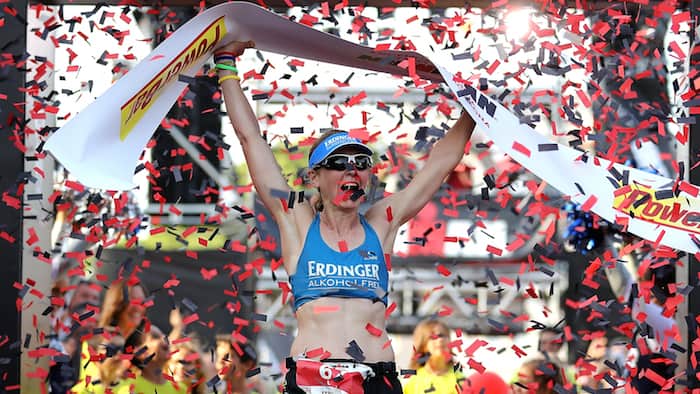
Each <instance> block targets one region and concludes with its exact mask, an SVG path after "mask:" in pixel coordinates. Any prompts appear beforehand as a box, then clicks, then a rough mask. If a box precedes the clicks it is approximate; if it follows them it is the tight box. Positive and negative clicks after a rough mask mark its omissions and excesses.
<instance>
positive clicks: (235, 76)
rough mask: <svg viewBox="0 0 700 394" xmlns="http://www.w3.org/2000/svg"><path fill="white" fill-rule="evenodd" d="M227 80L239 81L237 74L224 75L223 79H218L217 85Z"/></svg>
mask: <svg viewBox="0 0 700 394" xmlns="http://www.w3.org/2000/svg"><path fill="white" fill-rule="evenodd" d="M229 79H235V80H236V81H240V80H241V77H239V76H238V74H229V75H224V76H223V77H219V85H221V83H222V82H224V81H227V80H229Z"/></svg>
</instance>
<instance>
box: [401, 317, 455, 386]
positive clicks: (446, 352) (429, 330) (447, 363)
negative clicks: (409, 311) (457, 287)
mask: <svg viewBox="0 0 700 394" xmlns="http://www.w3.org/2000/svg"><path fill="white" fill-rule="evenodd" d="M449 341H450V329H449V327H447V326H446V325H445V324H444V323H442V322H440V321H438V320H432V319H431V320H424V321H422V322H420V323H419V324H418V325H417V326H416V328H415V330H414V331H413V352H414V353H413V357H411V369H414V370H416V374H415V375H413V376H411V377H410V378H409V379H408V380H407V381H406V384H405V385H404V388H403V390H404V391H403V392H404V394H424V393H427V392H435V393H445V394H448V393H458V392H459V390H460V389H459V387H460V386H461V384H462V381H463V380H464V375H463V374H462V373H461V372H460V371H458V370H456V366H455V364H454V361H453V358H452V353H451V352H450V348H449V347H448V343H449Z"/></svg>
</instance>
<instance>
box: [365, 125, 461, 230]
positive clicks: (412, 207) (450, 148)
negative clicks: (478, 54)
mask: <svg viewBox="0 0 700 394" xmlns="http://www.w3.org/2000/svg"><path fill="white" fill-rule="evenodd" d="M474 126H475V123H474V120H473V119H472V118H471V117H470V116H469V115H468V114H467V113H466V112H463V113H462V115H461V116H460V117H459V119H458V120H457V122H455V124H454V125H453V126H452V127H451V128H450V130H449V131H448V132H447V134H446V135H445V136H444V137H443V138H442V139H441V140H440V141H438V142H437V143H436V144H435V146H434V147H433V149H432V150H431V151H430V155H429V156H428V159H427V161H426V163H425V165H424V166H423V167H422V168H421V169H420V170H419V171H418V173H416V175H415V176H414V177H413V179H412V180H411V182H410V183H409V184H408V186H407V187H406V188H405V189H403V190H401V191H399V192H397V193H395V194H393V195H391V196H389V197H387V198H385V199H384V200H382V201H381V202H379V203H378V204H377V206H376V208H377V209H378V210H379V211H380V212H378V214H381V212H384V211H386V209H387V208H391V212H392V215H393V217H394V219H393V220H394V221H395V223H394V225H393V227H395V228H397V229H398V227H399V226H400V225H401V224H403V223H405V222H407V221H408V220H409V219H411V218H412V217H413V216H415V215H416V214H417V213H418V212H419V211H420V210H421V209H422V208H423V207H424V206H425V204H427V203H428V201H430V199H431V198H432V197H433V195H434V194H435V192H437V190H438V189H439V188H440V185H441V184H442V183H443V181H444V179H445V177H446V176H447V175H448V174H449V173H450V171H452V170H453V169H454V168H455V167H456V166H457V164H459V161H460V160H461V159H462V156H463V155H464V147H465V145H466V144H467V142H468V141H469V139H470V138H471V135H472V132H473V131H474ZM373 208H374V207H373Z"/></svg>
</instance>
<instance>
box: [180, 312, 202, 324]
mask: <svg viewBox="0 0 700 394" xmlns="http://www.w3.org/2000/svg"><path fill="white" fill-rule="evenodd" d="M197 320H199V315H198V314H196V313H193V314H191V315H189V316H187V317H185V318H184V319H182V323H183V324H184V325H188V324H190V323H192V322H195V321H197Z"/></svg>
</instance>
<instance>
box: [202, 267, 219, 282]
mask: <svg viewBox="0 0 700 394" xmlns="http://www.w3.org/2000/svg"><path fill="white" fill-rule="evenodd" d="M199 272H200V273H201V274H202V277H203V278H204V280H212V279H213V278H214V277H215V276H216V275H218V274H219V272H218V271H217V270H216V268H212V269H210V270H207V269H206V268H204V267H202V268H201V269H200V270H199Z"/></svg>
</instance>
